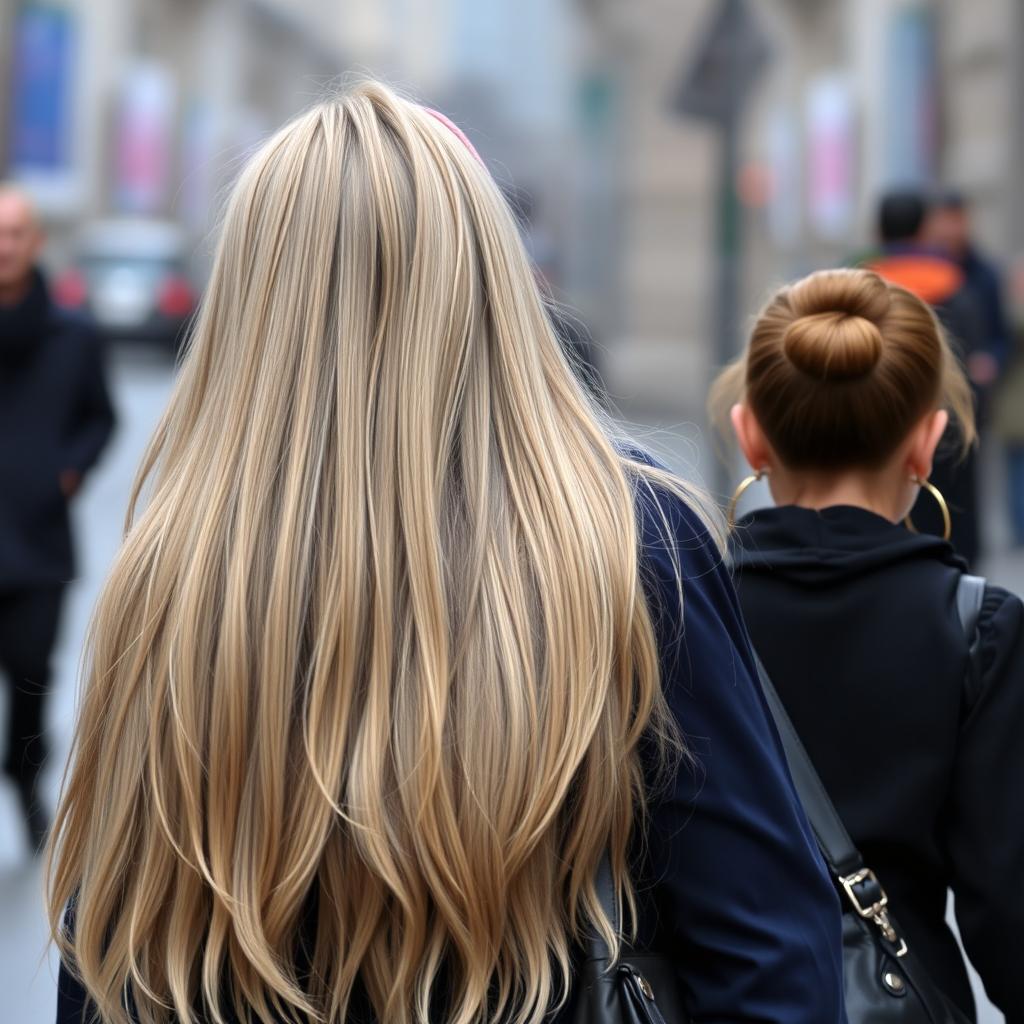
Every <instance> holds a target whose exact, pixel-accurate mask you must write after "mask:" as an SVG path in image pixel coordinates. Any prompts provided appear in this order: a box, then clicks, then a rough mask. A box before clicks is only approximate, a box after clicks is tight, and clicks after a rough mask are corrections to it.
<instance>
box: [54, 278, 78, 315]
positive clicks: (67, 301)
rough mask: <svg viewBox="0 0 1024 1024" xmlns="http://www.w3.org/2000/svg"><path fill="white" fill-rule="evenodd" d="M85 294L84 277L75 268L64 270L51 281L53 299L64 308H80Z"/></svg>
mask: <svg viewBox="0 0 1024 1024" xmlns="http://www.w3.org/2000/svg"><path fill="white" fill-rule="evenodd" d="M85 294H86V292H85V278H84V277H83V276H82V275H81V274H80V273H79V272H78V271H77V270H66V271H64V273H63V274H61V275H60V276H59V277H58V278H57V279H56V280H55V281H54V282H53V301H54V302H56V303H57V305H58V306H63V307H64V308H65V309H79V308H81V306H82V305H83V304H84V303H85Z"/></svg>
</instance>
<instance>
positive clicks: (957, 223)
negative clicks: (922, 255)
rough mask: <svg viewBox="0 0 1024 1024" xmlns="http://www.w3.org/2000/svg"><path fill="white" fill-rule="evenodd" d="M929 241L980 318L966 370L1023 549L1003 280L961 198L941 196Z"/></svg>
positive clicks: (1018, 391)
mask: <svg viewBox="0 0 1024 1024" xmlns="http://www.w3.org/2000/svg"><path fill="white" fill-rule="evenodd" d="M928 236H929V238H930V240H931V241H932V242H933V244H935V245H937V246H940V247H941V248H943V249H944V250H945V251H946V252H948V253H950V255H951V256H952V257H953V258H954V259H955V260H956V261H957V262H958V263H959V265H960V266H961V268H962V269H963V271H964V274H965V275H966V278H967V284H968V287H969V288H970V289H971V291H972V292H973V293H974V296H975V300H976V302H977V304H978V308H979V310H980V313H981V317H982V327H983V329H984V331H985V347H984V348H983V349H982V350H980V351H978V352H975V353H972V354H971V355H970V356H969V357H968V361H967V369H968V372H969V374H970V377H971V381H972V383H973V384H974V385H975V389H976V392H977V395H978V403H979V412H980V414H981V415H982V418H983V423H984V422H985V421H986V420H987V413H988V410H989V407H990V406H991V407H992V414H993V423H992V426H993V428H994V432H995V434H996V435H997V436H998V437H999V438H1000V439H1001V440H1002V442H1003V445H1004V447H1005V450H1006V485H1007V497H1008V499H1009V514H1010V524H1011V529H1012V534H1013V538H1014V541H1015V543H1016V544H1018V545H1024V357H1022V353H1020V352H1019V351H1017V350H1016V346H1015V345H1014V344H1013V342H1012V338H1013V334H1012V329H1011V326H1010V323H1009V320H1008V318H1007V315H1006V307H1005V304H1004V302H1003V287H1002V277H1001V275H1000V272H999V268H998V267H997V266H996V264H995V262H994V261H993V260H991V259H989V258H988V257H986V256H985V255H984V253H983V252H981V250H980V249H979V247H978V245H977V243H976V241H975V239H974V234H973V231H972V225H971V211H970V206H969V204H968V203H967V200H966V199H965V197H964V196H963V195H962V194H961V193H959V192H947V193H944V194H943V195H941V196H940V197H939V199H938V200H937V202H936V203H935V206H934V208H933V210H932V212H931V214H930V215H929V218H928ZM1000 375H1003V376H1002V380H1001V381H1000V379H999V378H1000Z"/></svg>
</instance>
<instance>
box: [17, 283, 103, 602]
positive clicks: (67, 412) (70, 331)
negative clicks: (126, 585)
mask: <svg viewBox="0 0 1024 1024" xmlns="http://www.w3.org/2000/svg"><path fill="white" fill-rule="evenodd" d="M113 426H114V413H113V409H112V408H111V404H110V398H109V395H108V393H107V387H106V382H105V379H104V373H103V362H102V358H101V351H100V347H99V343H98V341H97V338H96V335H95V332H94V331H93V330H92V328H91V327H90V326H89V325H88V324H87V323H86V322H85V321H83V320H80V319H78V318H76V317H75V316H73V315H72V314H70V313H66V312H64V311H63V310H60V309H58V308H57V307H56V306H54V305H52V304H51V302H50V299H49V296H48V294H47V291H46V285H45V283H44V281H43V278H42V275H41V274H39V273H38V272H36V273H34V274H33V278H32V286H31V288H30V289H29V293H28V294H27V295H26V296H25V298H24V299H23V300H22V301H21V302H19V303H18V304H17V305H14V306H0V592H2V591H5V590H7V591H9V590H15V589H22V588H25V587H39V586H52V585H60V584H63V583H66V582H67V581H68V580H70V579H71V577H72V576H73V575H74V559H73V553H72V546H71V526H70V522H69V519H68V507H67V500H66V498H65V497H64V495H63V493H62V492H61V486H60V475H61V473H62V472H68V471H70V472H74V473H76V474H78V475H79V476H81V475H84V474H85V473H86V472H87V471H88V470H89V469H91V468H92V466H93V465H94V463H95V462H96V460H97V459H98V458H99V455H100V452H101V451H102V450H103V447H104V446H105V445H106V443H107V440H108V439H109V437H110V433H111V431H112V430H113Z"/></svg>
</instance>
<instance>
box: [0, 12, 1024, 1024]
mask: <svg viewBox="0 0 1024 1024" xmlns="http://www.w3.org/2000/svg"><path fill="white" fill-rule="evenodd" d="M365 74H372V75H373V76H375V77H380V78H384V79H385V80H387V81H389V82H391V83H392V84H393V85H395V86H397V87H399V88H401V89H404V90H407V91H408V92H410V93H412V94H413V95H415V96H417V97H418V98H421V99H423V100H425V101H428V102H430V103H431V104H432V105H434V106H436V107H438V108H440V109H442V110H444V111H446V112H447V113H448V114H450V115H451V116H452V117H453V118H454V119H455V120H456V121H457V122H458V123H459V124H460V125H461V126H462V127H463V128H464V129H465V130H466V132H467V134H468V135H469V136H470V138H471V139H472V140H473V142H474V144H475V145H476V147H477V148H478V149H479V150H480V152H481V154H482V155H483V157H484V159H485V160H486V162H487V163H488V165H489V167H490V168H491V169H492V171H493V173H494V174H495V176H496V178H497V179H498V180H499V181H500V182H501V183H502V184H503V186H505V188H506V190H507V193H508V195H509V196H510V198H511V200H512V201H513V203H514V205H515V206H516V208H517V210H518V211H519V213H520V216H521V219H522V220H523V230H524V233H525V236H526V241H527V245H528V247H529V249H530V251H531V254H532V255H533V257H534V259H535V261H536V263H537V265H538V268H539V270H540V272H541V273H542V275H543V277H544V280H545V281H546V282H547V284H548V286H549V287H550V289H551V292H552V294H553V295H554V297H555V298H556V299H558V300H559V301H560V302H562V303H564V304H565V305H566V307H567V308H568V310H569V311H571V315H572V319H573V320H574V321H575V322H577V323H578V325H579V332H580V333H581V335H583V334H585V336H587V337H589V338H590V339H591V341H590V345H591V346H592V348H591V349H590V355H591V357H592V359H593V361H594V362H595V363H596V364H597V366H598V369H599V371H600V374H601V376H602V378H603V380H604V383H605V386H606V387H607V390H608V393H609V396H610V403H611V405H612V407H613V408H614V410H615V412H616V414H617V415H619V416H620V417H621V418H622V419H623V420H624V421H626V422H628V423H630V424H632V425H633V426H634V427H635V429H636V430H637V432H638V433H639V435H640V436H641V437H642V438H643V439H644V440H645V441H646V442H647V443H648V444H650V445H651V446H652V447H653V448H654V449H655V450H656V451H660V452H661V453H662V454H663V455H664V457H665V458H666V459H667V460H668V461H669V462H671V463H672V464H673V465H674V466H675V467H676V468H679V469H682V470H684V471H685V472H687V473H688V474H690V475H691V476H697V477H699V478H700V479H701V480H703V481H704V483H705V484H706V485H707V486H708V487H710V488H712V489H713V490H714V491H715V492H716V493H717V494H719V495H725V494H727V493H728V492H729V491H730V490H731V489H732V486H733V485H734V484H735V482H736V480H737V479H738V473H739V466H738V464H736V463H735V461H734V460H733V459H732V458H731V457H729V456H728V454H726V457H725V459H724V460H722V459H719V458H717V456H716V446H715V443H714V439H713V438H712V437H711V435H710V433H709V431H708V428H707V426H706V424H705V413H704V400H705V395H706V392H707V386H708V382H709V380H710V378H711V376H712V373H713V371H714V370H715V368H716V367H718V366H720V365H721V364H722V363H723V362H724V361H726V360H727V359H728V358H729V357H731V356H732V355H733V354H735V352H736V351H738V348H739V344H740V339H741V337H742V333H743V331H744V329H745V327H746V324H747V322H748V320H749V319H750V318H751V317H752V315H753V314H754V312H755V311H756V309H757V307H758V306H759V304H760V302H761V300H762V298H763V297H765V295H766V294H767V292H768V291H769V290H770V289H771V287H772V286H774V285H776V284H779V283H781V282H782V281H783V280H785V279H787V278H792V277H794V276H797V275H799V274H802V273H805V272H807V271H809V270H812V269H815V268H818V267H823V266H832V265H837V264H841V263H844V262H849V261H850V260H851V259H854V258H856V257H857V256H858V255H859V254H863V253H864V252H866V251H868V250H869V249H870V248H871V247H872V246H873V244H874V211H875V207H876V203H877V201H878V197H879V196H880V194H881V193H882V192H883V191H884V190H885V189H887V188H891V187H894V186H915V187H921V188H926V189H938V188H943V189H956V190H957V191H958V192H959V193H960V194H961V195H962V196H963V197H964V198H965V199H966V201H967V203H968V204H969V205H968V209H969V212H970V217H971V221H972V225H973V230H974V234H975V240H976V242H977V244H978V245H979V246H980V247H981V249H982V250H983V251H984V252H985V254H986V255H987V256H988V258H989V259H990V260H992V261H993V262H994V264H995V265H996V266H997V267H998V269H999V271H1000V273H1001V278H1002V283H1003V289H1004V296H1005V299H1006V302H1007V309H1008V313H1009V317H1010V320H1011V322H1012V324H1013V326H1014V327H1015V328H1016V327H1017V326H1018V325H1019V323H1020V321H1021V313H1022V311H1024V188H1022V187H1021V184H1020V182H1021V171H1022V169H1024V118H1022V117H1021V114H1020V109H1019V105H1018V100H1019V97H1020V96H1021V95H1022V94H1024V88H1022V87H1024V4H1022V3H1020V2H1019V0H972V2H971V3H969V4H968V3H964V2H962V0H685V2H683V0H674V2H673V0H628V2H627V0H25V2H17V0H0V180H3V179H9V180H13V181H15V182H17V183H19V184H21V185H23V186H24V187H25V188H26V189H28V190H29V192H30V193H31V194H32V196H33V197H34V198H35V200H36V202H37V204H38V208H39V210H40V213H41V215H42V218H43V220H44V223H45V226H46V229H47V232H48V239H49V241H48V245H47V249H46V256H45V268H46V270H47V272H48V273H49V275H50V280H51V287H52V289H53V293H54V295H55V298H56V299H57V300H58V301H60V302H62V303H64V304H65V305H68V306H72V307H81V308H83V310H87V311H88V313H89V315H91V316H92V317H93V318H94V319H95V320H96V321H97V323H98V324H99V326H100V328H101V330H102V331H103V333H104V335H105V336H106V337H107V338H108V339H109V341H110V347H109V352H108V356H109V364H110V372H111V382H112V387H113V391H114V400H115V404H116V407H117V412H118V417H119V426H118V432H117V435H116V438H115V441H114V443H113V445H112V446H111V448H110V449H108V451H107V452H106V454H105V456H104V460H103V462H102V464H101V466H100V468H99V469H98V470H97V471H96V472H95V473H94V474H93V475H92V477H91V478H90V479H89V480H88V481H87V484H86V487H85V490H84V491H83V493H82V495H81V496H80V497H79V498H78V499H76V503H75V506H74V513H73V514H74V517H75V523H76V526H77V531H76V533H77V538H78V550H79V555H80V562H81V574H80V578H79V580H78V581H77V582H76V583H75V584H74V586H73V588H72V591H71V596H70V600H69V605H68V611H67V614H66V615H65V618H64V622H63V624H62V631H61V642H60V646H59V653H58V658H57V670H58V672H57V679H58V684H57V694H56V697H55V700H54V701H53V702H52V705H51V710H50V714H51V718H52V728H53V733H54V746H55V749H56V751H57V754H58V756H57V757H56V758H55V764H59V763H60V761H61V760H62V759H63V756H64V753H65V752H66V749H67V743H68V740H69V738H70V733H71V722H72V717H73V713H74V706H75V691H76V684H77V666H78V659H79V656H80V653H81V645H82V638H83V633H84V630H85V627H86V624H87V621H88V617H89V613H90V609H91V606H92V603H93V601H94V600H95V596H96V593H97V590H98V587H99V586H100V584H101V582H102V579H103V576H104V574H105V571H106V567H107V565H108V564H109V561H110V559H111V557H112V555H113V553H114V551H115V550H116V547H117V544H118V542H119V538H120V531H121V525H122V520H123V516H124V511H125V504H126V500H127V494H128V489H129V486H130V482H131V479H132V477H133V474H134V471H135V467H136V465H137V463H138V460H139V458H140V456H141V452H142V450H143V448H144V446H145V443H146V440H147V438H148V435H149V433H150V432H151V431H152V429H153V427H154V426H155V424H156V421H157V419H158V417H159V415H160V412H161V409H162V407H163V405H164V403H165V401H166V399H167V397H168V395H169V393H170V389H171V387H172V386H173V378H174V352H175V347H176V344H177V341H178V339H179V337H180V325H181V323H182V322H184V321H185V320H186V319H187V316H188V315H189V313H190V311H191V309H192V308H193V306H194V303H195V301H196V299H197V297H198V296H199V295H200V294H201V291H202V287H203V281H204V277H205V274H206V273H207V271H208V267H209V262H210V257H211V252H212V238H213V237H214V234H215V228H216V222H217V216H218V210H219V206H220V202H221V200H222V198H223V195H224V193H225V190H226V189H227V188H228V187H229V186H230V184H231V182H232V180H233V178H234V176H235V174H236V173H237V170H238V168H239V166H240V164H241V163H242V162H243V161H244V159H245V157H246V154H247V153H248V152H250V151H251V149H252V148H253V147H254V146H255V145H256V144H258V142H259V141H260V140H261V139H262V138H264V137H265V135H266V134H267V133H269V132H270V131H272V130H273V129H275V128H276V127H277V126H279V125H280V124H281V123H282V122H283V121H284V120H286V119H287V118H288V117H289V116H290V115H292V114H293V113H295V112H297V111H299V110H301V109H302V108H303V107H305V106H307V105H308V104H310V103H311V102H313V101H314V100H316V99H318V98H321V97H322V96H323V95H324V94H325V93H326V92H328V91H330V90H331V89H333V88H337V87H338V86H339V85H344V83H345V82H346V81H349V80H351V79H352V78H353V77H358V76H359V75H365ZM1014 333H1015V334H1016V331H1015V332H1014ZM1014 365H1015V363H1014V359H1013V357H1012V355H1011V358H1010V359H1009V360H1008V361H1007V363H1006V365H1004V366H1003V367H1002V372H1003V375H1004V379H1005V380H1006V381H1007V382H1009V381H1010V379H1011V377H1012V372H1011V371H1012V370H1013V368H1014ZM1007 386H1008V384H1007ZM996 387H997V388H998V387H999V384H998V383H997V385H996ZM1021 401H1024V394H1022V397H1021ZM1009 440H1010V441H1011V443H1016V442H1024V438H1010V439H1009ZM1003 444H1004V438H1002V437H1000V436H999V435H998V434H997V433H996V432H995V430H994V429H989V430H988V431H987V432H986V433H985V435H984V436H983V442H982V449H981V460H980V461H981V466H982V481H983V483H982V494H983V499H982V504H981V509H982V513H981V522H982V543H983V548H984V554H983V561H982V564H981V566H980V568H981V570H982V571H984V572H986V573H987V574H988V575H989V577H990V578H991V579H992V580H993V581H994V582H996V583H1000V584H1003V585H1005V586H1008V587H1010V588H1011V589H1014V590H1017V591H1018V592H1021V591H1024V554H1021V552H1020V549H1018V548H1017V547H1015V546H1014V544H1013V543H1012V539H1011V538H1012V537H1013V531H1012V530H1011V527H1010V520H1009V514H1008V511H1007V507H1008V499H1007V484H1006V480H1005V474H1004V468H1003V467H1004V465H1005V460H1004V452H1003ZM0 487H3V481H0ZM4 695H5V694H4V691H3V690H0V700H2V698H3V696H4ZM2 714H3V708H2V707H0V715H2ZM57 776H58V769H57V768H56V767H55V768H54V769H53V770H52V771H51V773H50V777H49V778H48V780H47V785H48V787H49V791H50V797H51V800H55V798H56V789H57V785H58V781H59V780H58V778H57ZM24 842H25V841H24V838H23V836H22V830H21V822H20V820H19V817H18V814H17V810H16V805H15V799H14V796H13V794H9V793H8V792H7V790H6V789H5V788H4V786H3V785H2V784H0V1024H43V1022H49V1021H50V1020H52V1019H53V1006H54V982H53V978H54V968H53V961H52V956H51V957H49V958H48V957H47V955H46V952H45V938H46V936H45V927H44V922H43V917H42V910H41V901H40V891H41V878H40V870H39V867H38V864H37V863H36V862H34V861H31V860H30V859H29V858H28V856H27V852H26V849H25V847H24ZM981 1020H982V1022H983V1024H994V1022H995V1021H998V1020H1001V1017H1000V1016H999V1015H997V1014H994V1013H992V1012H991V1011H989V1010H986V1009H985V1008H984V1005H983V1006H982V1016H981Z"/></svg>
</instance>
